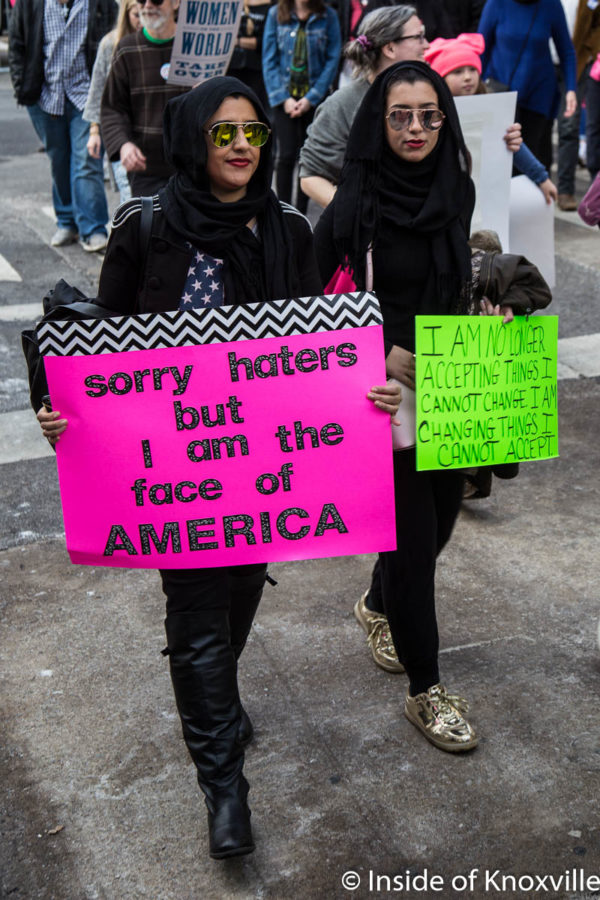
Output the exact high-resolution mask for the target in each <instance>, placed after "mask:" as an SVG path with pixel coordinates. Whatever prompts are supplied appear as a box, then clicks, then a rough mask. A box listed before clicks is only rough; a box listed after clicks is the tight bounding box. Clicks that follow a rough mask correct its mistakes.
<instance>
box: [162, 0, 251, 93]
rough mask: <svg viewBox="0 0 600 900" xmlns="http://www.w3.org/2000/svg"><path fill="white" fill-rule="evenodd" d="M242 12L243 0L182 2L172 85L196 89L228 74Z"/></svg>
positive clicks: (170, 74)
mask: <svg viewBox="0 0 600 900" xmlns="http://www.w3.org/2000/svg"><path fill="white" fill-rule="evenodd" d="M242 12H243V4H242V2H241V0H181V5H180V7H179V15H178V17H177V29H176V31H175V40H174V41H173V52H172V53H171V64H170V68H169V77H168V78H167V81H168V82H169V84H182V85H188V87H193V86H194V85H195V84H200V82H201V81H206V80H207V79H208V78H213V77H214V76H215V75H226V74H227V68H228V66H229V61H230V59H231V55H232V53H233V48H234V47H235V42H236V39H237V34H238V31H239V27H240V22H241V19H242Z"/></svg>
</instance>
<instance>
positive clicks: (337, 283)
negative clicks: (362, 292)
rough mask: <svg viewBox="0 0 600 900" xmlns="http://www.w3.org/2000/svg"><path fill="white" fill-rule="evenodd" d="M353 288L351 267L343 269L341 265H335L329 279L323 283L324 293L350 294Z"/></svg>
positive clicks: (354, 287)
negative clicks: (326, 282)
mask: <svg viewBox="0 0 600 900" xmlns="http://www.w3.org/2000/svg"><path fill="white" fill-rule="evenodd" d="M355 290H356V284H355V283H354V279H353V277H352V271H351V269H344V268H342V266H338V267H337V269H336V270H335V272H334V273H333V277H332V279H331V281H330V282H328V284H326V285H325V293H326V294H351V293H352V292H353V291H355Z"/></svg>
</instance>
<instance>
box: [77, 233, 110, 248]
mask: <svg viewBox="0 0 600 900" xmlns="http://www.w3.org/2000/svg"><path fill="white" fill-rule="evenodd" d="M79 243H80V244H81V246H82V247H83V249H84V250H86V251H87V252H88V253H99V252H100V251H101V250H105V249H106V245H107V244H108V238H107V236H106V235H105V234H102V232H101V231H95V232H94V233H93V234H90V236H89V237H87V238H83V239H82V240H81V241H80V242H79Z"/></svg>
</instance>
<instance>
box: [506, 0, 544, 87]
mask: <svg viewBox="0 0 600 900" xmlns="http://www.w3.org/2000/svg"><path fill="white" fill-rule="evenodd" d="M541 2H542V0H537V3H536V4H535V9H534V11H533V16H532V17H531V22H530V23H529V30H528V32H527V34H526V35H525V40H524V41H523V44H522V45H521V49H520V50H519V55H518V56H517V61H516V63H515V65H514V68H513V70H512V72H511V73H510V78H509V79H508V89H509V91H511V90H512V80H513V78H514V77H515V74H516V71H517V69H518V68H519V63H520V62H521V57H522V56H523V52H524V50H525V47H526V46H527V41H528V40H529V35H530V34H531V29H532V28H533V23H534V22H535V19H536V16H537V14H538V10H539V8H540V5H541Z"/></svg>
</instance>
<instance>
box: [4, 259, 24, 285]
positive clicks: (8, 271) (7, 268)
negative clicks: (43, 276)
mask: <svg viewBox="0 0 600 900" xmlns="http://www.w3.org/2000/svg"><path fill="white" fill-rule="evenodd" d="M0 281H23V279H22V278H21V276H20V275H19V273H18V272H17V270H16V269H13V267H12V266H11V264H10V263H9V261H8V260H7V259H5V258H4V257H3V256H2V254H0Z"/></svg>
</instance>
